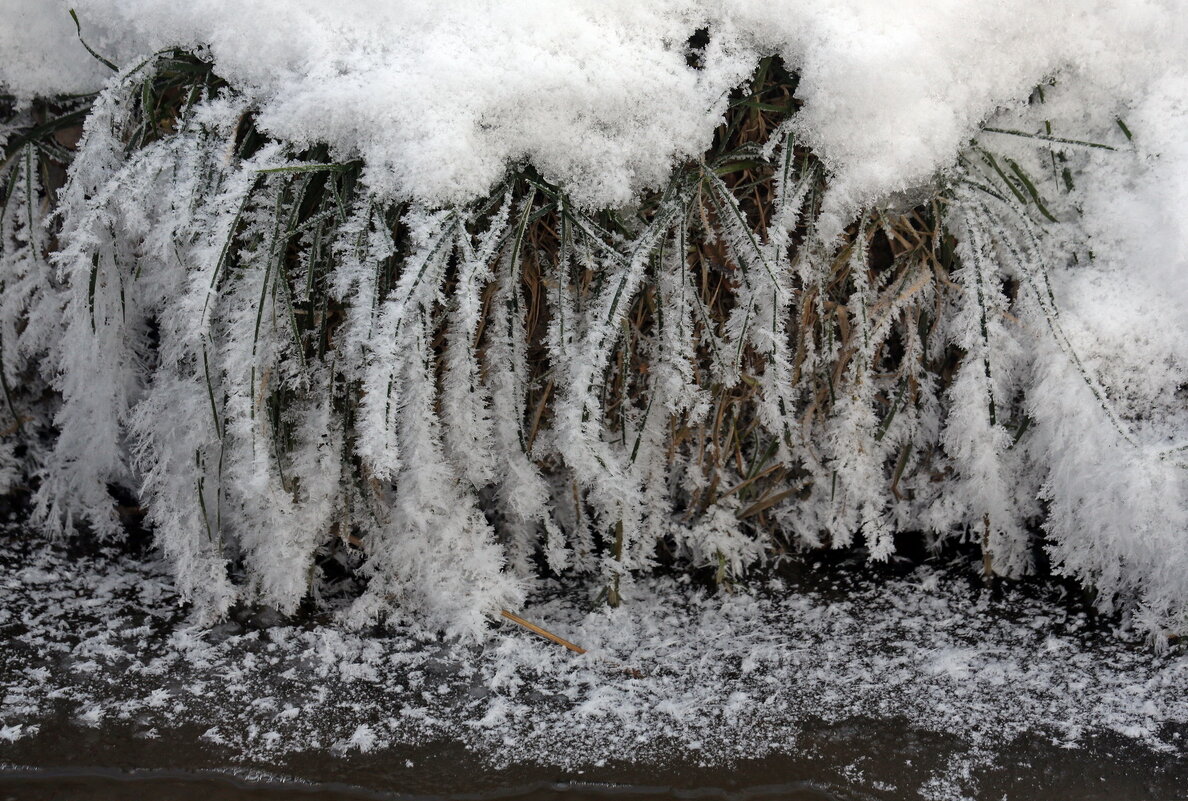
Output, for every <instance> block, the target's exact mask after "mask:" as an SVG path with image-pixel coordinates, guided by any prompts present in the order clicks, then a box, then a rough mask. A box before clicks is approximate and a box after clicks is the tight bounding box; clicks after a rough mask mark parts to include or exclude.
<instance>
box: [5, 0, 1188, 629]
mask: <svg viewBox="0 0 1188 801" xmlns="http://www.w3.org/2000/svg"><path fill="white" fill-rule="evenodd" d="M377 5H381V4H377V3H373V2H362V0H350V1H346V0H344V2H338V3H333V4H326V3H324V2H320V0H319V1H318V2H315V1H314V0H303V1H302V2H294V0H286V1H285V2H279V1H277V2H264V1H263V0H261V1H260V2H255V3H251V4H247V5H242V4H241V5H236V6H234V7H232V6H231V5H230V4H228V3H225V2H222V0H194V1H193V2H189V3H186V4H184V5H181V6H178V5H177V4H174V3H167V2H163V1H162V0H141V1H140V2H129V1H128V0H120V1H119V2H116V0H80V2H78V3H77V4H75V7H76V9H77V11H78V14H79V19H80V21H81V22H82V37H83V38H84V39H85V40H86V43H87V46H88V47H89V48H90V49H91V50H93V51H94V55H95V56H96V57H95V58H92V57H91V55H89V54H87V52H86V50H84V49H83V45H82V44H80V43H79V41H78V38H77V36H76V31H75V25H74V22H73V21H72V20H71V19H70V17H69V16H68V15H67V14H66V12H65V7H64V6H61V5H59V4H58V3H55V2H42V1H41V0H17V1H16V3H15V7H12V0H10V2H9V8H7V9H5V10H3V12H2V13H3V15H4V20H5V24H4V25H3V26H2V27H0V53H3V54H4V55H3V56H2V59H3V63H0V84H3V85H5V86H6V87H7V89H8V91H9V92H11V97H10V98H9V99H8V100H7V101H5V102H6V110H5V115H4V119H5V120H6V121H5V122H3V123H2V125H3V127H0V140H3V141H4V142H5V152H4V162H3V167H2V168H0V179H2V182H0V186H2V187H3V204H4V205H3V216H2V218H0V247H2V250H0V280H2V281H3V285H4V292H3V296H2V298H0V355H2V359H3V369H2V375H3V378H4V396H5V402H6V406H7V410H8V412H9V413H10V415H9V416H10V418H11V421H12V422H11V425H10V426H8V427H7V428H6V429H4V439H3V442H2V447H0V479H2V480H3V482H4V483H5V484H7V485H9V486H10V487H16V486H21V485H24V484H26V483H29V482H31V483H30V484H29V485H30V486H35V487H36V495H35V506H36V514H37V519H38V521H39V523H40V524H41V525H42V526H44V527H47V528H49V529H50V530H55V531H69V530H73V529H74V528H75V527H76V526H79V525H82V526H84V527H85V528H86V529H87V530H89V531H90V532H91V533H92V534H93V535H94V536H97V537H116V536H120V535H121V532H122V531H123V522H122V521H121V520H120V518H119V515H118V508H117V502H116V501H115V499H114V498H113V492H115V493H117V494H118V491H119V488H125V489H129V490H131V491H133V492H134V493H135V494H136V495H137V496H138V497H139V501H140V503H141V504H142V505H143V506H144V508H145V509H146V510H147V515H148V519H149V522H150V523H151V524H152V527H153V529H154V531H155V536H156V542H157V544H158V545H159V546H160V548H161V550H162V551H163V552H164V554H165V555H166V557H167V558H168V559H169V560H170V563H171V564H172V565H173V569H174V575H175V579H176V582H177V586H178V589H179V590H180V592H181V593H182V595H183V596H184V597H185V598H187V599H188V600H191V601H193V602H194V603H195V605H196V608H197V609H198V610H199V611H200V612H201V613H202V614H203V615H205V616H207V617H208V618H210V619H215V618H218V617H221V616H223V615H225V614H226V613H227V611H228V610H229V609H231V608H232V607H233V606H234V605H235V604H238V603H262V604H267V605H271V606H274V607H276V608H278V609H280V610H281V611H283V612H292V611H294V610H295V609H296V608H297V607H298V606H299V604H301V603H302V601H303V600H305V599H308V598H312V599H314V600H315V601H316V600H317V599H318V598H319V597H320V595H321V594H323V593H325V592H328V591H330V590H332V589H335V588H334V587H332V586H331V585H333V584H341V583H342V582H350V581H356V580H358V581H359V582H360V583H359V587H358V591H357V593H356V596H357V597H356V598H355V601H354V603H353V604H352V605H351V606H350V607H349V608H348V609H346V610H344V611H343V613H342V616H343V618H344V619H345V620H346V621H348V622H351V623H355V624H361V623H365V622H369V621H375V620H379V619H393V620H397V621H403V622H406V623H409V624H412V625H416V626H424V627H427V628H429V629H432V630H440V631H445V632H448V633H450V634H453V635H460V636H468V637H477V636H481V634H482V632H484V631H485V630H486V627H487V621H488V620H489V619H490V618H491V617H492V616H493V615H497V614H498V612H499V610H500V609H502V608H516V607H517V606H518V605H519V604H520V603H521V602H522V601H523V599H524V597H525V594H526V592H527V591H529V589H530V588H531V587H532V586H533V583H534V582H536V581H538V580H539V578H540V577H541V576H542V575H544V574H552V575H556V576H562V577H570V576H574V575H585V576H592V577H594V578H595V583H596V584H597V585H598V586H601V587H602V592H601V596H602V597H603V598H605V600H607V601H608V602H609V603H610V604H611V605H612V606H616V605H618V604H619V602H620V601H621V600H622V599H624V598H627V599H630V598H631V597H632V595H633V590H632V583H633V582H634V581H637V580H638V579H639V578H640V577H641V576H645V575H647V574H648V573H649V572H650V571H651V570H652V569H653V568H655V567H656V566H657V565H658V564H665V565H673V564H675V565H678V566H681V567H682V568H688V569H699V570H704V571H707V572H709V573H711V574H712V575H713V577H714V579H715V580H716V581H717V582H719V583H720V584H730V583H731V582H734V581H737V580H738V579H739V578H740V577H741V576H742V575H743V573H744V572H745V571H746V570H747V569H748V568H750V567H752V566H754V565H756V564H758V563H761V562H763V561H765V560H768V559H771V558H773V557H778V555H779V554H781V553H783V552H786V551H788V550H790V549H798V548H804V547H818V546H831V547H835V548H846V547H859V546H860V547H863V548H865V549H866V552H867V553H868V554H869V557H870V558H871V559H886V558H888V557H889V556H891V555H892V554H893V552H894V550H895V535H896V534H897V533H899V532H916V531H920V532H925V533H926V536H927V537H928V538H929V540H930V542H931V543H933V544H935V545H937V546H940V545H943V544H944V543H946V542H951V541H962V542H970V541H972V542H974V543H976V544H977V546H978V547H980V548H981V550H982V556H983V558H982V562H981V566H982V570H983V571H984V572H985V573H986V574H987V576H989V575H992V574H996V575H1001V576H1008V577H1014V576H1020V575H1023V574H1026V573H1029V572H1031V571H1033V570H1035V569H1037V562H1038V561H1043V562H1050V563H1051V565H1052V567H1053V569H1054V570H1055V571H1056V572H1058V573H1061V574H1064V575H1067V576H1071V577H1073V578H1075V579H1077V580H1079V581H1081V582H1082V583H1083V584H1085V585H1086V586H1088V587H1090V588H1092V590H1093V591H1094V592H1095V593H1096V598H1097V602H1098V604H1099V605H1100V606H1101V607H1102V608H1103V609H1107V610H1110V609H1115V608H1121V609H1123V610H1124V611H1125V612H1126V613H1127V615H1128V616H1129V617H1130V619H1132V620H1133V621H1134V622H1135V623H1136V624H1137V625H1138V626H1139V627H1140V628H1142V629H1143V630H1145V631H1148V632H1149V633H1151V634H1152V635H1154V636H1155V638H1156V640H1157V641H1159V640H1160V638H1161V637H1162V636H1163V635H1165V634H1167V633H1172V632H1182V631H1184V630H1185V628H1188V450H1186V449H1188V408H1186V407H1188V404H1186V387H1188V362H1186V354H1188V348H1186V347H1185V345H1186V344H1188V315H1186V314H1185V310H1186V309H1188V222H1186V221H1185V220H1184V218H1183V215H1182V214H1181V210H1182V209H1183V208H1185V204H1188V138H1186V137H1185V134H1184V131H1185V130H1188V104H1186V103H1185V100H1184V98H1185V97H1186V96H1188V63H1186V58H1185V53H1188V37H1186V36H1185V32H1184V30H1183V25H1184V23H1183V21H1182V14H1180V13H1178V11H1179V5H1180V4H1179V3H1174V2H1166V3H1158V2H1147V3H1143V2H1134V3H1125V4H1117V3H1099V4H1093V3H1089V4H1086V3H1084V2H1071V1H1070V2H1053V3H1044V4H1036V3H1031V2H1002V3H994V4H984V3H975V2H968V1H967V0H952V1H951V2H945V3H934V2H929V3H923V2H909V1H908V0H903V1H902V2H896V3H886V2H874V1H873V0H871V1H869V2H868V1H867V0H854V2H850V3H845V4H838V3H814V2H787V3H753V4H749V3H732V4H728V5H726V6H722V7H720V6H719V5H718V4H712V3H700V2H693V1H692V0H690V2H676V1H674V2H658V3H649V4H647V5H646V6H643V7H641V6H640V5H639V4H636V3H625V2H613V3H607V2H572V3H568V4H566V5H565V6H564V8H563V9H561V10H558V9H557V8H556V4H555V3H537V2H516V3H501V4H497V5H491V4H481V3H465V2H458V3H451V4H445V5H444V6H443V5H442V4H437V5H433V6H425V5H423V4H411V3H410V4H406V3H391V4H383V7H382V8H378V9H377V8H376V6H377ZM58 51H61V52H63V53H69V56H68V57H66V58H65V60H63V61H58V60H56V59H55V60H51V59H48V58H47V57H46V56H45V54H46V53H51V52H58ZM101 60H109V61H111V64H110V65H105V64H103V63H100V61H101ZM93 90H97V94H93V95H91V94H86V93H87V92H90V91H93ZM67 93H73V95H72V96H66V94H67ZM84 120H85V127H84V128H83V131H82V135H81V140H80V141H79V142H78V144H77V148H75V147H74V142H73V137H74V135H75V134H74V130H73V129H74V128H75V127H76V126H78V125H79V124H82V123H83V122H84ZM67 165H68V168H69V170H68V173H62V169H63V168H65V167H66V166H67ZM59 185H61V188H60V191H59V190H58V186H59Z"/></svg>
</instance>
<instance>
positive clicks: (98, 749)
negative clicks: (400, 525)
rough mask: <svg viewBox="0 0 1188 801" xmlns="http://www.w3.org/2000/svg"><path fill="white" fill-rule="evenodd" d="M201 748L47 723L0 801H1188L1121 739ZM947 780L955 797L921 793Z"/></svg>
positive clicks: (1186, 765)
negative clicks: (586, 753)
mask: <svg viewBox="0 0 1188 801" xmlns="http://www.w3.org/2000/svg"><path fill="white" fill-rule="evenodd" d="M199 734H200V732H198V731H189V732H187V731H186V730H185V729H184V728H183V729H179V730H177V731H176V732H174V733H173V734H172V735H170V737H169V739H158V740H145V739H143V738H137V737H134V736H132V733H131V731H123V730H121V729H120V728H119V727H118V726H104V727H102V728H99V729H88V728H81V727H78V726H75V725H74V724H71V723H69V722H66V721H58V722H56V723H50V724H48V725H46V726H45V727H43V729H42V731H41V732H40V733H39V734H38V735H37V736H35V737H32V738H28V739H26V740H22V741H19V742H18V743H15V744H13V745H12V746H11V747H6V748H5V756H6V758H7V759H8V762H9V764H8V766H5V767H0V801H126V800H128V799H146V801H148V800H150V799H151V800H153V801H249V800H250V799H258V800H259V801H281V799H295V800H296V801H306V800H308V801H354V799H396V798H399V799H452V800H454V801H587V800H588V801H598V800H600V799H608V800H610V799H615V800H619V801H645V800H646V801H667V800H668V799H674V800H675V799H722V800H723V801H777V800H780V801H871V800H877V801H897V800H898V799H915V798H921V797H925V795H926V794H927V795H928V796H930V797H933V798H942V799H943V798H962V797H965V798H975V799H987V801H989V800H990V799H993V800H994V801H1000V800H1001V799H1006V800H1007V801H1058V800H1059V799H1070V801H1073V800H1075V801H1097V800H1098V799H1100V801H1139V800H1140V799H1151V800H1152V801H1174V800H1175V799H1188V760H1185V758H1184V757H1183V756H1182V755H1181V754H1171V753H1166V754H1161V753H1156V752H1152V751H1150V750H1147V749H1144V748H1142V747H1139V746H1136V745H1134V744H1133V743H1132V742H1130V741H1128V740H1126V739H1124V738H1121V737H1116V738H1115V737H1099V738H1096V739H1094V740H1090V741H1088V742H1087V743H1086V744H1085V745H1084V746H1083V747H1081V748H1077V749H1071V750H1070V749H1063V748H1059V747H1056V746H1054V745H1051V744H1050V743H1047V742H1046V741H1043V740H1041V739H1038V738H1037V739H1034V740H1028V739H1023V740H1019V741H1016V742H1014V743H1012V744H1011V745H1010V746H1008V747H1006V748H1004V749H1001V750H1000V751H999V752H997V753H995V754H991V755H985V754H983V755H981V757H980V758H974V759H970V758H968V755H967V754H965V752H963V751H962V750H961V749H962V744H961V743H960V742H959V741H957V740H952V739H949V738H945V737H943V736H940V735H937V734H934V733H928V732H921V731H914V730H912V729H910V728H908V727H906V726H901V725H898V724H897V722H896V721H886V720H870V719H855V720H851V721H846V722H844V723H823V722H821V723H816V724H813V725H812V726H810V727H809V728H808V729H806V730H805V731H804V736H803V739H802V742H800V743H798V745H797V747H796V749H795V750H791V749H790V753H787V754H782V755H777V756H769V757H765V758H763V759H756V760H750V761H743V762H738V763H735V764H732V765H730V766H705V765H699V764H697V763H696V762H695V761H692V760H690V759H689V758H688V757H689V755H688V754H687V753H682V752H679V751H674V752H673V753H672V757H671V759H669V760H667V761H665V762H664V763H663V764H638V763H635V762H632V761H631V760H630V746H629V745H628V744H624V754H625V757H626V759H625V760H624V761H623V762H622V763H620V764H613V765H603V766H598V767H587V768H584V769H573V770H558V769H556V768H550V767H548V766H541V765H535V764H515V765H506V766H502V767H497V766H494V765H492V763H491V762H490V760H489V759H488V758H486V757H484V756H482V755H479V754H475V753H473V752H471V751H468V750H467V749H466V748H465V747H463V746H462V745H460V744H458V743H454V742H442V743H430V744H426V745H422V746H417V747H406V748H402V749H400V750H398V751H392V750H389V751H384V752H376V753H371V754H365V755H364V754H352V755H350V756H346V755H335V754H332V753H328V752H325V751H319V752H316V753H308V754H303V755H297V756H291V757H288V758H285V759H284V760H281V761H278V762H277V763H276V764H274V765H269V766H259V765H257V766H252V765H238V766H236V768H235V769H233V770H229V769H228V768H227V766H228V765H232V764H234V762H233V759H232V756H231V755H230V754H226V753H220V752H219V750H218V749H217V748H216V747H213V746H210V745H208V744H206V743H202V742H201V741H199V740H198V735H199ZM955 755H956V756H957V757H958V758H956V759H954V756H955ZM16 766H23V767H16ZM946 769H947V770H950V771H952V772H953V773H954V775H953V776H952V777H951V778H952V780H953V781H952V783H951V785H949V786H945V785H940V786H937V785H933V786H931V788H929V787H927V786H926V785H927V784H928V781H929V780H930V777H935V776H936V774H937V772H938V770H946Z"/></svg>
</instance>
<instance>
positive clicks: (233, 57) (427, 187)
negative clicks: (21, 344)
mask: <svg viewBox="0 0 1188 801" xmlns="http://www.w3.org/2000/svg"><path fill="white" fill-rule="evenodd" d="M9 2H10V3H12V2H15V3H16V16H17V19H18V20H19V21H20V22H21V23H22V24H19V25H6V26H4V30H3V31H0V52H4V53H5V57H4V59H3V63H0V84H7V85H9V87H10V88H11V89H13V90H15V91H16V92H18V93H30V92H32V93H45V92H48V91H60V90H63V89H68V88H73V89H76V90H81V89H88V88H89V89H93V88H96V87H97V86H98V85H99V83H100V81H101V80H102V78H103V70H104V68H103V67H102V66H101V65H98V64H97V63H95V62H92V63H91V64H90V65H89V66H88V65H87V64H86V61H85V54H83V53H82V49H81V48H80V47H78V46H77V45H76V43H75V42H74V41H73V39H74V30H73V25H72V23H71V22H70V20H69V18H68V15H67V7H68V6H70V5H73V7H75V8H76V9H77V11H78V14H79V16H80V18H81V20H82V22H83V26H84V27H83V35H84V37H85V38H87V40H88V42H89V43H90V44H92V46H93V47H95V48H96V49H97V50H98V51H100V52H102V53H105V54H108V55H110V56H111V57H112V58H116V59H121V60H122V62H121V63H127V60H129V59H131V58H134V57H136V56H138V55H142V54H144V53H147V52H149V51H151V50H154V49H157V48H163V47H169V46H174V45H184V46H188V47H194V46H198V45H209V47H210V52H211V55H212V57H213V58H214V60H215V62H216V63H217V64H218V69H219V72H220V74H221V75H223V76H224V77H226V78H227V79H228V80H229V81H230V82H231V83H232V85H234V86H235V87H236V88H238V89H240V90H241V91H243V92H246V93H247V94H248V95H249V96H250V97H251V99H253V100H254V101H256V102H257V103H259V105H260V106H261V109H262V112H261V114H260V122H261V123H262V125H263V127H264V128H265V129H267V130H268V131H270V132H272V133H273V134H275V135H276V136H278V137H280V138H282V139H285V140H287V141H291V142H295V143H313V142H327V143H330V144H331V145H332V146H333V147H334V152H335V155H336V157H338V158H341V159H344V160H345V159H351V158H356V157H359V158H362V159H363V160H364V161H365V163H366V164H367V165H368V180H369V181H370V183H371V185H372V187H373V188H374V189H375V190H377V191H379V192H380V193H381V194H389V195H393V196H398V197H401V198H413V199H417V200H420V201H423V202H426V203H429V204H431V205H435V204H448V203H454V202H458V201H465V200H470V199H473V198H475V197H478V196H481V195H484V194H486V193H487V192H488V191H489V190H491V189H492V188H493V186H494V185H495V184H496V183H497V182H498V180H499V179H500V178H501V177H502V175H503V173H504V171H505V169H506V167H507V166H508V165H509V164H518V163H523V162H525V161H528V162H531V163H532V164H533V165H535V166H536V167H537V168H538V169H539V170H540V171H541V172H542V174H543V175H544V176H545V177H546V178H548V179H549V180H552V181H555V182H559V183H562V184H564V185H565V186H566V187H567V189H568V190H569V191H570V192H572V193H573V195H574V196H575V197H576V198H577V199H579V200H581V201H582V202H585V203H588V204H590V205H591V206H598V207H604V206H618V205H623V204H626V203H629V202H630V201H631V200H632V199H633V197H634V196H635V194H636V193H637V192H638V191H639V190H641V189H643V188H654V187H657V186H658V185H660V184H661V183H662V182H663V181H664V179H665V178H666V177H667V175H668V173H669V171H670V169H671V167H672V166H673V164H674V162H676V161H677V160H682V159H689V158H696V157H697V156H699V155H700V154H701V153H702V152H703V151H704V150H705V149H706V147H707V146H708V144H709V142H710V139H711V137H712V134H713V130H714V128H715V126H716V125H717V124H718V123H719V121H720V120H721V116H722V112H723V110H724V109H725V104H726V101H727V96H728V94H729V93H730V91H731V90H732V89H733V88H735V87H736V86H737V85H738V84H739V83H740V82H741V81H742V80H744V79H745V78H746V77H747V76H748V75H749V74H750V72H751V70H752V69H753V68H754V66H755V64H756V63H757V62H758V60H759V59H760V58H761V57H763V56H767V55H773V54H778V55H780V56H782V57H783V59H784V60H785V62H786V63H788V64H789V65H791V66H792V67H794V68H795V69H797V70H798V71H799V73H800V76H801V82H800V86H799V89H798V91H797V94H798V96H799V97H800V98H801V99H802V100H803V101H804V107H803V108H802V109H801V111H800V113H799V114H798V115H797V118H796V123H795V125H796V127H797V129H798V131H799V133H800V134H801V135H802V136H803V137H804V139H805V140H806V141H807V142H808V143H809V144H810V145H811V146H812V147H813V148H814V149H815V151H816V152H817V153H818V154H819V155H820V156H822V157H823V158H824V160H825V162H826V164H827V165H828V166H829V167H830V169H831V170H832V172H833V174H834V184H835V191H834V193H833V198H834V203H835V204H837V205H838V206H839V207H840V208H842V209H845V208H852V207H853V206H855V205H857V204H861V203H868V202H872V201H875V200H878V199H880V198H881V197H883V196H885V195H886V194H888V193H890V192H895V191H900V190H906V189H911V188H913V187H915V186H917V185H920V184H925V183H927V182H929V181H930V179H931V177H932V175H933V173H934V172H935V171H936V170H937V169H938V168H941V167H945V166H948V165H949V164H951V163H952V160H953V158H954V156H955V155H956V153H957V151H958V149H959V148H960V147H961V145H962V144H963V143H964V142H965V141H966V140H968V139H969V138H970V136H971V135H972V134H973V133H974V132H975V131H976V129H977V126H978V124H979V123H981V122H982V121H983V120H985V119H986V118H987V117H988V116H990V115H991V114H992V113H993V112H994V111H995V110H996V109H997V108H998V107H999V106H1000V105H1003V104H1008V105H1009V104H1014V103H1017V102H1019V101H1021V100H1024V99H1026V97H1027V95H1028V93H1029V92H1030V91H1031V89H1032V87H1034V86H1035V85H1036V84H1038V83H1039V82H1041V81H1042V80H1043V79H1044V78H1045V77H1047V76H1048V75H1050V74H1052V73H1053V72H1055V71H1056V70H1059V69H1062V68H1067V67H1075V68H1084V69H1086V70H1087V71H1090V72H1092V73H1093V74H1094V78H1095V79H1096V78H1102V79H1103V80H1110V81H1114V82H1117V81H1118V79H1119V78H1118V76H1119V74H1121V75H1122V76H1124V80H1125V81H1126V83H1125V84H1124V85H1125V86H1126V87H1127V88H1128V90H1129V91H1132V92H1134V91H1139V92H1141V91H1142V87H1141V86H1139V85H1136V81H1135V79H1136V77H1137V76H1136V73H1135V70H1134V69H1133V67H1134V66H1135V65H1142V69H1143V70H1144V71H1145V72H1147V73H1150V74H1154V73H1155V72H1156V71H1157V70H1155V69H1153V68H1152V67H1151V66H1150V65H1156V66H1157V67H1158V68H1159V70H1162V69H1164V68H1165V67H1167V66H1168V57H1169V56H1172V57H1175V59H1176V61H1177V62H1179V61H1182V60H1183V59H1182V53H1183V48H1182V45H1183V44H1184V39H1183V38H1182V35H1181V34H1182V25H1183V23H1182V22H1181V21H1180V20H1181V18H1182V14H1180V13H1178V11H1177V9H1180V4H1179V3H1177V2H1172V1H1171V0H1164V1H1163V2H1160V0H1139V1H1138V2H1126V3H1117V2H1091V3H1085V2H1081V1H1080V0H1064V1H1063V2H1049V3H1035V2H1032V1H1031V0H1001V2H995V3H984V2H975V1H974V0H943V2H933V1H932V0H895V1H894V2H886V0H847V1H846V2H832V1H831V0H830V1H827V2H823V1H822V0H783V2H767V1H765V0H764V1H756V0H746V1H744V2H732V3H719V2H710V1H709V0H656V2H649V3H637V2H633V1H632V0H612V1H610V2H608V1H607V0H567V2H563V3H557V2H552V0H511V1H509V2H501V3H487V2H473V1H467V0H454V2H446V3H432V4H425V3H417V2H384V3H376V2H370V1H369V0H342V1H341V2H335V3H325V2H322V0H256V1H255V2H252V3H246V4H245V3H227V2H226V0H193V1H192V2H187V3H181V4H179V3H174V2H167V1H166V0H131V1H130V0H75V1H74V2H72V3H67V2H65V0H9ZM700 29H704V30H708V31H709V41H708V45H706V46H705V48H704V52H703V53H701V54H700V55H699V56H698V57H696V58H695V59H692V58H690V56H691V55H692V54H691V52H690V48H689V44H688V43H689V40H690V37H691V36H692V35H693V34H694V33H695V32H697V31H698V30H700ZM1177 46H1180V49H1179V50H1177V49H1176V47H1177ZM12 53H16V54H17V56H16V58H13V57H12V56H11V55H10V54H12ZM51 54H52V55H51ZM58 54H62V55H61V57H59V56H58ZM63 59H65V60H64V61H63ZM690 61H696V62H697V63H696V65H695V66H691V65H690ZM68 82H69V83H72V84H73V85H72V86H68V85H66V84H67V83H68Z"/></svg>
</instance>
